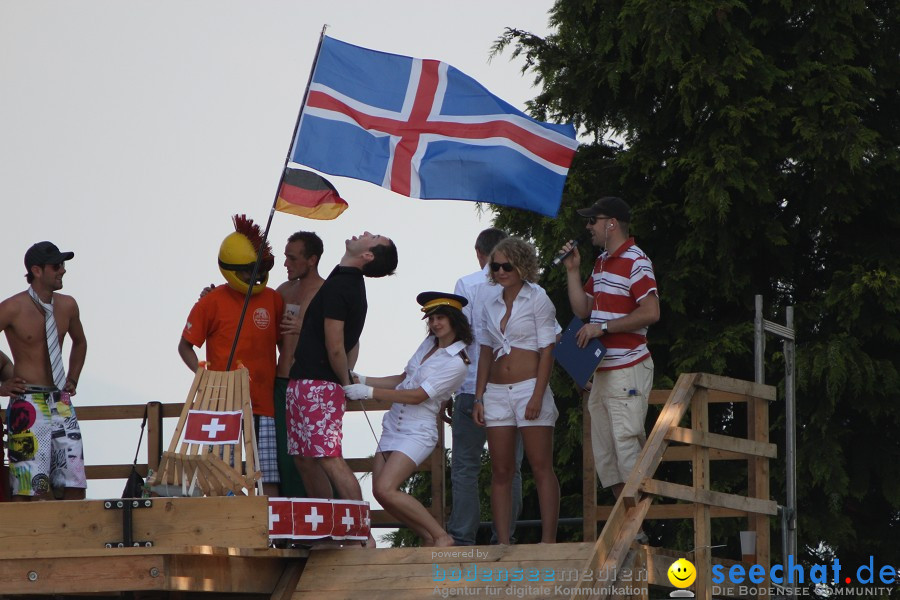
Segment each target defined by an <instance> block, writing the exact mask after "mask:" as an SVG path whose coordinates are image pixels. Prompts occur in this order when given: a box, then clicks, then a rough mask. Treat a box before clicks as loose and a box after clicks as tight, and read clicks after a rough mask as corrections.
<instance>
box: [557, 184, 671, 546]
mask: <svg viewBox="0 0 900 600" xmlns="http://www.w3.org/2000/svg"><path fill="white" fill-rule="evenodd" d="M578 214H579V215H581V216H582V217H586V218H587V219H588V223H587V229H588V231H589V232H590V233H591V241H592V242H593V244H594V245H595V246H599V247H601V248H603V249H604V250H605V251H604V252H603V253H602V254H600V256H599V257H598V258H597V261H596V263H595V265H594V271H593V273H591V277H590V279H588V280H587V282H586V283H585V284H584V286H582V285H581V280H580V274H579V266H580V264H581V257H580V255H579V253H578V249H577V248H575V249H574V251H573V252H572V254H571V255H569V256H568V257H567V258H566V259H565V260H564V261H563V264H565V266H566V273H567V277H568V280H567V281H568V291H569V303H570V304H571V306H572V312H573V313H575V315H576V316H578V317H579V318H581V319H584V318H587V317H588V316H590V323H587V324H586V325H584V326H583V327H582V328H581V329H580V330H579V331H578V333H577V334H576V342H577V343H578V345H579V346H581V347H584V346H585V345H586V344H587V342H588V341H589V340H590V339H591V338H600V341H601V342H602V343H603V345H604V346H606V355H605V356H604V357H603V360H601V361H600V366H599V367H598V368H597V372H596V373H594V380H593V384H592V386H591V393H590V397H589V398H588V410H589V412H590V415H591V443H592V446H593V454H594V462H595V465H596V469H597V475H598V476H599V477H600V483H601V484H602V485H603V487H612V491H613V494H614V495H615V496H616V497H617V498H618V497H619V494H620V493H621V491H622V488H623V487H624V486H625V481H626V480H627V479H628V476H629V475H630V474H631V470H632V469H633V468H634V465H635V463H636V462H637V458H638V455H639V454H640V452H641V448H642V447H643V445H644V442H645V441H646V433H645V431H644V419H645V418H646V417H647V400H648V398H649V396H650V389H651V388H652V386H653V359H652V358H650V351H649V350H648V349H647V328H648V327H649V326H650V325H652V324H653V323H656V322H657V321H658V320H659V297H658V292H657V288H656V276H655V275H654V273H653V264H652V263H651V262H650V259H649V258H647V255H646V254H644V252H643V251H642V250H641V249H640V248H638V247H637V246H636V245H635V243H634V238H632V237H630V236H629V227H630V225H631V208H630V207H629V206H628V204H626V203H625V201H624V200H622V199H621V198H617V197H615V196H604V197H603V198H600V199H599V200H598V201H597V202H595V203H594V204H593V205H592V206H590V207H588V208H584V209H581V210H579V211H578ZM569 250H572V245H571V244H566V245H565V246H563V248H562V251H569ZM639 537H640V536H639Z"/></svg>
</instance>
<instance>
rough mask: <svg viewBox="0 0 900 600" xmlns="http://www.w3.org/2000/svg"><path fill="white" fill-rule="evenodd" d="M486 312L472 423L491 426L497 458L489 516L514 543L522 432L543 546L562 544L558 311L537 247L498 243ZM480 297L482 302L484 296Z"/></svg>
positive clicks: (507, 241) (500, 533)
mask: <svg viewBox="0 0 900 600" xmlns="http://www.w3.org/2000/svg"><path fill="white" fill-rule="evenodd" d="M489 264H490V272H489V275H488V276H489V278H490V280H491V283H493V284H494V285H492V286H486V287H485V288H484V290H485V291H484V293H485V294H487V296H486V297H485V298H484V307H485V308H484V312H483V313H482V331H484V332H485V339H484V340H483V342H482V345H481V350H480V355H479V359H478V379H477V383H476V385H475V402H476V404H475V409H474V411H473V415H472V416H473V418H474V419H475V422H476V423H478V424H479V425H484V426H486V427H487V441H488V450H489V451H490V455H491V512H492V514H493V517H494V528H495V529H496V531H497V536H498V542H499V543H501V544H508V543H509V522H510V519H511V518H512V517H511V515H510V512H511V511H510V499H511V490H512V477H513V474H514V473H515V452H516V431H517V430H518V431H519V432H521V434H522V442H523V444H524V446H525V456H526V457H527V458H528V463H529V464H530V465H531V470H532V472H533V473H534V479H535V483H536V484H537V492H538V502H539V504H540V508H541V541H542V542H543V543H553V542H555V541H556V527H557V522H558V520H559V481H558V480H557V478H556V473H555V472H554V470H553V427H554V424H555V423H556V418H557V417H558V416H559V412H558V411H557V410H556V404H555V403H554V401H553V394H552V393H551V391H550V387H549V381H550V370H551V368H552V366H553V356H552V354H551V353H552V350H553V344H554V343H555V341H556V309H555V308H554V306H553V303H552V302H550V298H548V297H547V293H546V292H545V291H544V290H543V288H541V287H540V286H539V285H537V283H535V282H536V280H537V276H538V261H537V254H536V252H535V250H534V246H532V245H531V244H529V243H528V242H526V241H524V240H521V239H518V238H507V239H505V240H502V241H500V242H499V243H498V244H497V245H496V246H495V247H494V250H493V252H492V253H491V257H490V263H489ZM479 299H481V297H479Z"/></svg>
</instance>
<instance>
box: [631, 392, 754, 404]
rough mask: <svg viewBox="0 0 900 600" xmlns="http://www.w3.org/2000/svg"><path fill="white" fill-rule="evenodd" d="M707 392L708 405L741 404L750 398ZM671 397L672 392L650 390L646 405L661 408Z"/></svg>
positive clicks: (735, 394)
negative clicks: (654, 405)
mask: <svg viewBox="0 0 900 600" xmlns="http://www.w3.org/2000/svg"><path fill="white" fill-rule="evenodd" d="M708 391H709V396H708V397H707V399H706V401H707V402H709V403H710V404H743V403H744V402H747V401H748V400H749V399H750V396H748V395H746V394H738V393H735V392H726V391H722V390H714V389H710V390H708ZM671 395H672V390H652V391H651V392H650V398H649V399H648V403H649V404H656V405H660V406H661V405H663V404H665V403H666V400H668V399H669V396H671Z"/></svg>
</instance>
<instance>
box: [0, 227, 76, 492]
mask: <svg viewBox="0 0 900 600" xmlns="http://www.w3.org/2000/svg"><path fill="white" fill-rule="evenodd" d="M74 256H75V254H74V253H73V252H60V251H59V248H57V247H56V246H55V245H54V244H52V243H50V242H38V243H37V244H34V245H33V246H32V247H31V248H29V249H28V252H26V253H25V269H26V270H27V273H26V275H25V278H26V280H27V281H28V283H29V284H30V286H29V289H27V290H26V291H24V292H20V293H18V294H16V295H14V296H11V297H9V298H7V299H6V300H4V301H3V302H2V303H0V331H4V332H5V333H6V339H7V341H8V343H9V348H10V350H11V351H12V355H13V361H14V363H15V366H14V368H13V373H14V377H13V382H12V384H10V382H9V381H8V380H7V381H5V382H4V384H3V386H4V389H5V390H8V391H10V392H12V393H13V395H12V397H11V398H10V403H9V421H8V425H7V427H8V435H9V462H10V465H9V467H10V468H9V480H10V491H11V493H12V495H13V499H14V500H17V501H27V500H50V499H52V498H53V494H52V493H51V488H57V489H62V490H63V491H62V497H63V499H64V500H80V499H83V498H84V497H85V489H86V488H87V481H86V479H85V474H84V452H83V450H82V445H81V430H80V429H79V427H78V419H77V418H76V416H75V408H74V407H73V406H72V403H71V399H70V397H71V396H74V395H75V389H76V388H77V386H78V378H79V376H80V375H81V369H82V367H84V359H85V356H86V355H87V339H86V338H85V336H84V329H83V328H82V326H81V319H80V317H79V312H78V304H77V303H76V302H75V299H74V298H72V297H71V296H66V295H64V294H60V293H57V292H58V290H61V289H62V287H63V282H62V280H63V275H65V274H66V267H65V263H66V261H68V260H71V259H72V258H73V257H74ZM48 313H49V315H50V316H51V318H52V320H48V319H46V318H45V316H46V315H47V314H48ZM48 324H49V325H50V327H51V328H52V329H55V331H56V334H57V335H56V344H52V346H53V347H52V348H51V349H49V350H48V340H47V325H48ZM52 329H51V331H52ZM66 335H68V336H69V338H70V339H71V340H72V350H71V351H70V353H69V368H68V372H66V370H65V369H64V368H63V366H62V353H61V350H62V343H63V341H64V340H65V337H66ZM51 354H52V355H53V357H54V360H53V364H51Z"/></svg>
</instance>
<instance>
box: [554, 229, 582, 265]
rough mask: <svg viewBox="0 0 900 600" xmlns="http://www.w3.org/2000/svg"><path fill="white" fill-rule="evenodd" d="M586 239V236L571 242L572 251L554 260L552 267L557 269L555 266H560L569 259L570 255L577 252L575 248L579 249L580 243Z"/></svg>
mask: <svg viewBox="0 0 900 600" xmlns="http://www.w3.org/2000/svg"><path fill="white" fill-rule="evenodd" d="M585 237H586V236H581V238H575V239H571V240H569V243H570V244H572V249H571V250H569V251H568V252H563V253H562V254H560V255H559V256H557V257H556V258H554V259H553V262H552V263H550V266H551V267H555V266H557V265H559V264H560V263H561V262H562V261H564V260H565V259H567V258H568V257H569V255H570V254H572V252H574V251H575V248H577V247H578V242H580V241H582V240H583V239H584V238H585Z"/></svg>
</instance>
